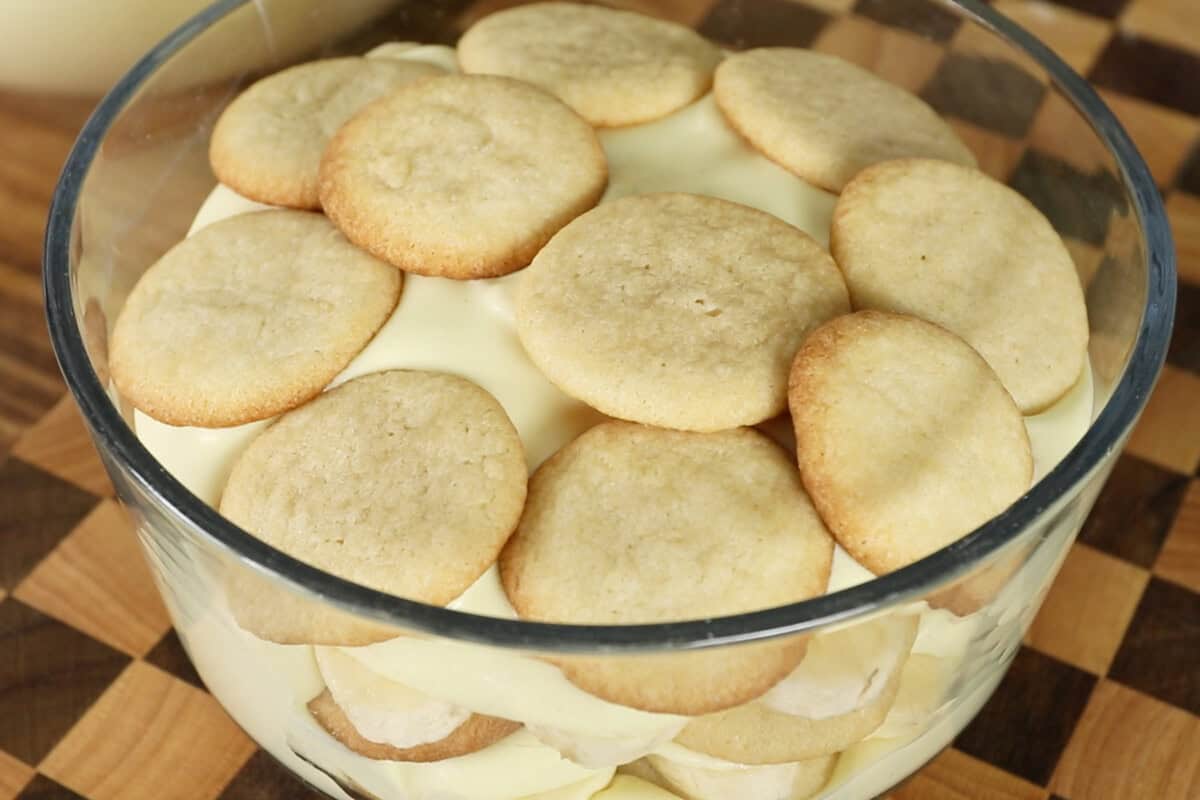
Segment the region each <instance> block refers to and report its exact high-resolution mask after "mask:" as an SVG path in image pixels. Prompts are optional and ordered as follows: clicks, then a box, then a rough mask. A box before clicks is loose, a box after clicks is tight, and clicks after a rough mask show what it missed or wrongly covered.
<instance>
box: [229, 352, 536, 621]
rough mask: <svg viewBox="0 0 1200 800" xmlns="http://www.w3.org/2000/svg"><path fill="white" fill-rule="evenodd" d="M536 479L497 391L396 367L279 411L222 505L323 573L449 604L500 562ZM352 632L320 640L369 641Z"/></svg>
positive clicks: (244, 458)
mask: <svg viewBox="0 0 1200 800" xmlns="http://www.w3.org/2000/svg"><path fill="white" fill-rule="evenodd" d="M526 474H527V473H526V467H525V459H524V455H523V453H522V450H521V441H520V439H519V438H518V437H517V432H516V430H515V429H514V428H513V426H512V423H511V422H510V421H509V419H508V417H507V416H505V413H504V410H503V409H502V408H501V407H500V404H499V403H497V402H496V400H495V399H494V398H493V397H492V396H491V395H489V394H488V393H487V392H485V391H484V390H483V389H480V388H479V387H478V386H476V385H475V384H473V383H471V382H470V381H467V380H465V379H463V378H459V377H456V376H453V375H446V374H443V373H437V372H419V371H412V370H392V371H388V372H376V373H372V374H369V375H364V376H363V377H361V378H356V379H354V380H352V381H349V382H347V383H344V384H342V385H341V386H338V387H337V388H335V389H331V390H330V391H328V392H326V393H325V394H323V395H321V396H320V397H318V398H317V399H315V400H313V401H312V402H311V403H308V404H306V405H304V406H302V407H300V408H298V409H296V410H294V411H291V412H289V413H288V414H285V415H284V416H282V417H280V419H279V420H278V421H277V422H275V423H274V424H273V425H271V426H270V427H268V428H267V429H266V430H265V431H264V432H263V433H262V434H261V435H260V436H259V437H258V438H257V439H255V440H254V441H253V442H251V443H250V446H249V447H247V448H246V450H245V451H244V452H243V453H242V455H241V456H240V457H239V458H238V460H237V461H236V462H235V463H234V465H233V470H232V471H231V473H230V476H229V482H228V484H227V485H226V487H225V491H224V493H223V495H222V496H221V503H220V510H221V513H222V514H224V515H225V516H226V517H228V518H229V519H230V520H231V521H232V522H234V523H235V524H237V525H240V526H241V527H242V528H244V529H245V530H247V531H248V532H249V533H251V534H252V535H254V536H256V537H258V538H259V539H261V540H263V541H264V542H266V543H268V544H270V545H272V546H273V547H276V548H278V549H279V550H282V551H283V552H285V553H287V554H288V555H291V556H293V557H294V558H297V559H299V560H301V561H304V562H306V563H308V564H311V565H312V566H314V567H317V568H319V569H323V570H325V571H326V572H330V573H332V574H334V575H337V576H339V577H341V578H345V579H347V580H350V581H354V582H355V583H358V584H361V585H363V586H366V587H368V588H371V589H376V590H378V591H381V592H388V593H390V594H394V595H397V596H399V597H404V598H407V599H409V600H417V601H420V602H423V603H429V604H432V605H439V606H441V605H445V604H446V603H448V602H450V601H451V600H453V599H454V598H456V597H458V596H459V595H460V594H462V593H463V591H464V590H465V589H466V588H467V587H468V586H470V585H471V584H472V583H473V582H474V581H475V579H476V578H478V577H479V576H480V575H482V574H483V572H484V570H486V569H487V568H488V567H489V566H491V564H492V563H493V562H494V561H495V560H496V556H497V554H498V553H499V552H500V548H501V547H502V546H503V545H504V542H505V540H506V539H508V536H509V534H510V533H512V531H513V528H514V527H515V526H516V524H517V519H518V517H519V516H520V513H521V507H522V505H523V503H524V500H525V482H526ZM252 599H253V598H243V600H244V601H246V602H250V601H251V600H252ZM262 602H264V603H267V602H269V598H264V599H263V600H262ZM245 618H248V619H252V620H258V621H260V622H270V621H271V620H272V619H277V621H278V622H280V623H281V628H280V629H277V630H255V631H252V632H253V633H255V634H256V635H258V636H260V637H261V638H265V639H268V640H271V641H280V640H283V641H296V640H300V641H303V640H304V639H305V637H304V635H303V634H304V631H303V627H304V626H305V624H306V620H305V619H304V618H299V619H295V620H293V621H291V622H289V621H288V620H287V619H282V618H273V617H270V616H268V615H265V614H256V615H252V616H249V617H245ZM241 619H243V616H241V615H239V620H241ZM244 624H245V623H243V625H244ZM347 638H348V639H350V640H349V641H346V640H340V639H339V636H338V635H337V633H336V631H328V630H323V631H322V636H321V640H320V641H316V640H315V638H310V639H308V641H310V642H313V643H319V644H344V645H353V644H358V643H359V642H357V641H354V637H351V636H349V635H348V636H347Z"/></svg>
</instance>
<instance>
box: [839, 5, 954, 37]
mask: <svg viewBox="0 0 1200 800" xmlns="http://www.w3.org/2000/svg"><path fill="white" fill-rule="evenodd" d="M854 13H855V14H858V15H859V16H861V17H866V18H868V19H873V20H875V21H876V22H881V23H883V24H884V25H888V26H890V27H893V28H903V29H904V30H906V31H910V32H912V33H915V34H917V35H918V36H922V37H924V38H926V39H932V40H933V41H935V42H948V41H950V38H951V37H952V36H954V34H955V32H957V31H958V28H959V26H960V25H962V18H961V17H959V16H958V15H957V14H955V13H954V12H953V11H950V10H949V9H947V8H946V6H945V5H944V4H942V3H938V2H935V0H858V3H857V4H856V5H855V6H854Z"/></svg>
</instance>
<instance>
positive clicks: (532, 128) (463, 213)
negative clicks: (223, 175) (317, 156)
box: [320, 75, 608, 279]
mask: <svg viewBox="0 0 1200 800" xmlns="http://www.w3.org/2000/svg"><path fill="white" fill-rule="evenodd" d="M607 179H608V168H607V165H606V163H605V160H604V152H603V150H601V148H600V143H599V140H598V139H597V138H596V133H595V131H594V130H592V128H591V126H590V125H588V124H587V122H585V121H584V120H583V119H582V118H581V117H580V116H579V115H578V114H576V113H575V112H573V111H572V110H571V109H570V108H568V107H567V106H566V105H565V104H563V103H562V101H560V100H558V99H557V98H555V97H554V96H553V95H551V94H549V93H547V92H544V91H542V90H541V89H538V88H537V87H534V86H530V85H528V84H525V83H521V82H520V81H515V80H511V79H509V78H501V77H494V76H484V75H448V76H444V77H439V78H430V79H429V80H425V81H421V82H419V83H416V84H412V85H410V86H407V87H404V88H402V89H400V90H399V91H397V92H395V93H394V94H392V95H390V96H388V97H387V98H384V99H383V100H380V101H378V102H376V103H373V104H372V105H370V106H368V107H367V108H366V109H364V110H363V111H362V112H360V113H359V114H358V115H357V116H356V117H355V118H354V119H352V120H351V121H350V122H348V123H347V124H346V125H345V126H344V127H343V128H342V129H341V130H340V131H339V132H338V134H337V135H336V136H334V138H333V140H332V141H331V142H330V144H329V147H328V148H327V149H326V150H325V154H324V157H323V158H322V160H321V177H320V183H321V205H322V207H323V208H324V209H325V213H326V214H328V215H329V218H330V219H331V220H333V222H334V224H336V225H337V226H338V228H340V229H341V230H342V231H344V232H345V233H346V236H347V237H348V238H349V239H350V240H351V241H353V242H354V243H355V244H358V245H359V246H360V247H363V248H365V249H366V250H368V251H369V252H371V253H374V254H375V255H377V256H379V257H380V258H383V259H385V260H387V261H389V262H391V263H392V264H395V265H396V266H398V267H400V268H401V269H404V270H406V271H409V272H416V273H419V274H421V275H432V276H440V277H447V278H458V279H467V278H486V277H495V276H498V275H504V274H506V273H508V272H512V271H513V270H516V269H520V268H521V267H524V266H525V265H526V264H528V263H529V261H530V259H532V258H533V256H534V254H535V253H536V252H537V251H538V250H539V249H541V247H542V245H543V244H545V243H546V241H548V240H549V239H550V237H551V236H552V235H553V234H554V233H555V232H556V231H557V230H558V229H559V228H561V227H562V226H563V225H565V224H567V222H569V221H570V220H572V219H574V218H575V217H576V216H578V215H579V214H581V213H582V212H584V211H586V210H587V209H589V208H591V207H592V206H593V205H595V203H596V201H597V200H599V199H600V195H601V193H602V192H603V191H604V186H605V183H606V181H607Z"/></svg>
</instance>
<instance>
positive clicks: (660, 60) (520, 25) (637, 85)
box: [458, 3, 721, 126]
mask: <svg viewBox="0 0 1200 800" xmlns="http://www.w3.org/2000/svg"><path fill="white" fill-rule="evenodd" d="M458 60H459V64H460V65H461V66H462V68H463V70H464V71H465V72H476V73H489V74H492V75H507V76H508V77H511V78H517V79H519V80H523V81H526V82H528V83H532V84H534V85H536V86H540V87H542V88H543V89H546V90H547V91H549V92H552V93H553V94H555V95H557V96H558V97H560V98H561V99H562V100H563V101H564V102H566V103H567V105H569V106H571V108H573V109H575V110H576V111H578V112H579V113H580V114H581V115H582V116H583V117H584V119H586V120H587V121H588V122H590V123H592V124H593V125H598V126H617V125H633V124H636V123H639V122H649V121H650V120H653V119H658V118H659V117H664V116H666V115H667V114H670V113H671V112H672V111H676V110H678V109H680V108H683V107H684V106H686V105H687V104H688V103H690V102H692V101H693V100H695V99H696V98H698V97H700V96H701V95H702V94H704V93H705V92H706V91H708V87H709V86H710V85H711V84H712V74H713V68H714V67H715V66H716V65H717V63H718V62H719V61H720V60H721V51H720V50H719V49H717V47H716V46H715V45H713V44H712V43H711V42H709V41H708V40H707V39H705V38H704V37H702V36H700V34H698V33H696V32H695V31H693V30H692V29H690V28H686V27H684V26H683V25H679V24H676V23H674V22H666V21H664V20H659V19H654V18H653V17H648V16H645V15H643V14H637V13H633V12H630V11H619V10H617V9H613V8H604V7H602V6H588V5H579V4H576V3H532V4H530V5H523V6H519V7H517V8H510V9H506V10H504V11H499V12H496V13H494V14H490V15H489V16H487V17H484V18H483V19H482V20H480V21H479V22H477V23H476V24H474V25H472V26H471V27H470V28H469V29H468V30H467V32H466V33H464V34H463V36H462V38H461V39H460V40H459V42H458Z"/></svg>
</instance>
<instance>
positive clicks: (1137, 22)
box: [1120, 0, 1200, 53]
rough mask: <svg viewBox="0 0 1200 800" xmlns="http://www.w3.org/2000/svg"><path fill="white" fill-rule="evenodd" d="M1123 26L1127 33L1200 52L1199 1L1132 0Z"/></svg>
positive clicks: (1124, 15) (1124, 17) (1122, 16)
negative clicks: (1198, 36) (1130, 32)
mask: <svg viewBox="0 0 1200 800" xmlns="http://www.w3.org/2000/svg"><path fill="white" fill-rule="evenodd" d="M1120 25H1121V27H1122V28H1124V29H1125V30H1127V31H1132V32H1134V33H1139V34H1142V35H1143V36H1147V37H1149V38H1151V39H1157V40H1159V41H1160V42H1165V43H1167V44H1172V45H1175V46H1176V47H1181V48H1183V49H1184V50H1189V51H1191V52H1193V53H1195V52H1200V39H1198V38H1197V35H1196V34H1197V31H1200V3H1197V2H1196V0H1133V2H1131V3H1130V4H1129V5H1128V6H1126V7H1125V13H1124V14H1122V15H1121V19H1120Z"/></svg>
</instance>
